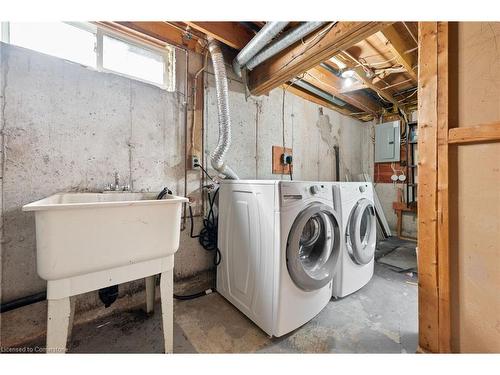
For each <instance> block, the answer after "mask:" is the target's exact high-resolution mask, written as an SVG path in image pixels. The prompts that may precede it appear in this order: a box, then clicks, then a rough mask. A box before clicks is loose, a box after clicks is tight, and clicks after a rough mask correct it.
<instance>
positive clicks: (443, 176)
mask: <svg viewBox="0 0 500 375" xmlns="http://www.w3.org/2000/svg"><path fill="white" fill-rule="evenodd" d="M436 40H437V166H438V167H437V212H436V222H437V240H438V241H437V250H438V253H437V261H438V264H437V271H438V298H439V302H438V308H439V315H438V323H439V326H438V335H439V342H438V348H439V352H440V353H449V352H450V351H451V313H450V310H451V309H450V250H449V248H450V239H449V189H448V185H449V183H448V181H449V174H448V166H449V155H448V130H449V126H450V123H449V119H450V116H449V104H448V103H449V101H448V92H449V85H448V81H449V73H448V65H449V63H448V55H449V46H448V40H449V38H448V23H447V22H438V23H437V39H436Z"/></svg>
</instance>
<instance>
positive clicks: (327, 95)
mask: <svg viewBox="0 0 500 375" xmlns="http://www.w3.org/2000/svg"><path fill="white" fill-rule="evenodd" d="M293 85H294V86H298V87H301V88H303V89H304V90H307V91H309V92H311V93H313V94H315V95H317V96H319V97H321V98H323V99H325V100H326V101H329V102H330V103H332V104H335V105H337V106H340V107H344V106H345V105H346V104H347V103H346V102H344V101H343V100H341V99H339V98H336V97H335V96H333V95H332V94H330V93H328V92H326V91H323V90H321V89H319V88H317V87H316V86H314V85H311V84H310V83H309V82H306V81H301V80H298V81H296V82H294V83H293Z"/></svg>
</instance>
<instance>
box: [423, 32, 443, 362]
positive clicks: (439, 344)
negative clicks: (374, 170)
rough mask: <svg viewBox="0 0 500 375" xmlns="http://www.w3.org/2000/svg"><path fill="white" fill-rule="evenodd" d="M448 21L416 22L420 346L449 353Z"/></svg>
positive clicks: (428, 349) (427, 349)
mask: <svg viewBox="0 0 500 375" xmlns="http://www.w3.org/2000/svg"><path fill="white" fill-rule="evenodd" d="M448 39H449V38H448V23H446V22H420V23H419V77H418V78H419V83H418V96H419V115H418V116H419V118H418V145H419V159H420V160H419V185H418V269H419V291H418V305H419V347H420V349H421V350H422V351H426V352H434V353H437V352H449V351H450V309H449V238H448V233H449V232H448V231H449V228H448V227H449V223H448V128H449V121H448V120H449V113H448V107H449V106H448V63H449V61H448Z"/></svg>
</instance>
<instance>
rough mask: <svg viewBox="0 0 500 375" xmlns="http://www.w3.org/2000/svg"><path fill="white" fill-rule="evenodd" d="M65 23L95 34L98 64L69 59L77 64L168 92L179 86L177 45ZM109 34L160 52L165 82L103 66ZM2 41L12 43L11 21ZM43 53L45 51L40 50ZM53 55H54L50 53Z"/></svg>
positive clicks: (3, 25) (3, 29) (87, 24)
mask: <svg viewBox="0 0 500 375" xmlns="http://www.w3.org/2000/svg"><path fill="white" fill-rule="evenodd" d="M63 23H65V24H68V25H70V26H73V27H76V28H79V29H82V30H85V31H88V32H90V33H92V34H94V36H95V44H94V49H95V52H96V64H95V67H94V66H88V65H84V64H80V63H78V62H74V61H72V60H67V59H63V60H67V61H71V62H74V63H76V64H80V65H82V66H85V67H86V68H88V69H92V70H95V71H98V72H102V73H111V74H116V75H118V76H121V77H125V78H128V79H131V80H135V81H139V82H143V83H147V84H149V85H153V86H156V87H159V88H160V89H163V90H165V91H167V92H175V91H176V87H177V82H176V75H175V65H176V59H175V57H176V56H175V47H174V46H171V45H169V44H166V45H165V47H158V46H153V45H151V44H148V43H145V42H143V41H141V40H138V39H136V38H133V37H130V36H128V35H124V34H122V33H119V32H116V31H113V30H110V29H108V28H103V27H100V26H99V25H96V24H93V23H90V22H63ZM105 35H106V36H108V37H110V38H113V39H117V40H119V41H120V42H123V43H126V44H130V45H133V46H135V47H138V48H141V49H145V50H148V51H150V52H153V53H155V54H158V55H160V56H161V57H162V59H163V83H158V82H152V81H148V80H146V79H143V78H141V77H137V76H134V75H129V74H125V73H122V72H118V71H116V70H112V69H106V68H104V66H103V54H104V50H103V48H104V43H103V40H104V36H105ZM1 41H2V42H4V43H7V44H10V23H9V22H2V23H1ZM33 51H35V52H38V51H36V50H33ZM40 53H43V52H40ZM49 56H52V55H49ZM53 57H56V58H60V57H57V56H53Z"/></svg>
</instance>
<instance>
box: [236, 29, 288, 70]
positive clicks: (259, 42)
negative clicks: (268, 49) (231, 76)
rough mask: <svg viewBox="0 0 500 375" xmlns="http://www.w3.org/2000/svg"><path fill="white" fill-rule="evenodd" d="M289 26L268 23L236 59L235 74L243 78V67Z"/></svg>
mask: <svg viewBox="0 0 500 375" xmlns="http://www.w3.org/2000/svg"><path fill="white" fill-rule="evenodd" d="M287 25H288V22H267V23H266V24H265V25H264V27H263V28H262V29H260V31H259V32H258V33H257V34H256V35H255V36H254V37H253V38H252V40H250V42H248V44H247V45H246V46H245V47H244V48H243V49H242V50H241V51H240V53H238V55H237V56H236V58H235V59H234V61H233V70H234V72H235V73H236V74H237V75H238V76H239V77H241V67H243V66H245V65H246V63H247V62H248V61H250V59H251V58H252V57H254V56H255V55H256V54H257V53H259V52H260V50H262V48H264V47H265V46H266V45H267V44H268V43H269V42H270V41H271V40H272V39H273V38H274V37H275V36H276V35H278V34H279V33H280V32H281V30H283V29H284V28H285V27H286V26H287Z"/></svg>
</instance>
